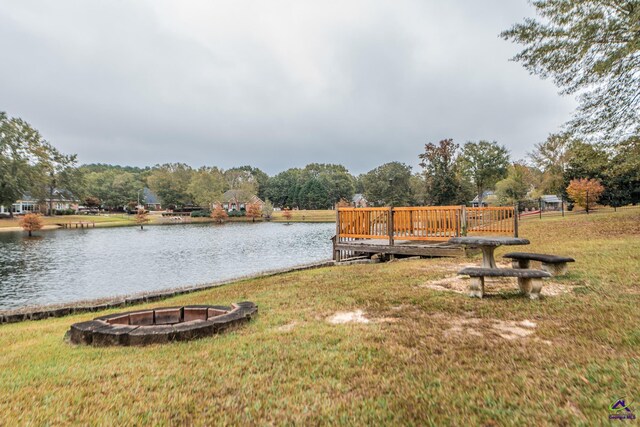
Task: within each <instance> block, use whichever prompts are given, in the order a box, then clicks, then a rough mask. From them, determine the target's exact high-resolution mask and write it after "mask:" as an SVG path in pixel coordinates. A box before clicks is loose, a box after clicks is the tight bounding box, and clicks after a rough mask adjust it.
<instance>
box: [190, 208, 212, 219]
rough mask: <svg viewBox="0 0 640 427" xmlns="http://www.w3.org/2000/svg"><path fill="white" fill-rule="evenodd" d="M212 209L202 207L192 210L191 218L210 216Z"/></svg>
mask: <svg viewBox="0 0 640 427" xmlns="http://www.w3.org/2000/svg"><path fill="white" fill-rule="evenodd" d="M210 216H211V211H210V210H209V209H202V210H200V211H193V212H191V218H209V217H210Z"/></svg>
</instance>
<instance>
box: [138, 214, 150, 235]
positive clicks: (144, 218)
mask: <svg viewBox="0 0 640 427" xmlns="http://www.w3.org/2000/svg"><path fill="white" fill-rule="evenodd" d="M149 221H150V220H149V212H147V211H145V210H144V209H138V213H136V224H138V225H139V226H140V230H144V225H145V224H146V223H147V222H149Z"/></svg>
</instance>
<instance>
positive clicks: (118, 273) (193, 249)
mask: <svg viewBox="0 0 640 427" xmlns="http://www.w3.org/2000/svg"><path fill="white" fill-rule="evenodd" d="M334 231H335V225H333V224H293V225H291V226H284V225H283V224H277V223H255V224H253V223H248V224H245V223H242V224H241V223H232V224H225V225H222V226H217V225H212V224H186V225H171V226H162V227H145V229H144V230H140V229H139V228H133V227H127V228H117V229H114V228H112V229H91V230H64V231H62V230H61V231H51V232H42V233H40V235H39V236H38V237H36V238H34V237H32V238H28V237H26V236H24V235H23V234H22V233H0V309H8V308H17V307H22V306H25V305H39V304H52V303H61V302H71V301H74V300H80V299H92V298H102V297H110V296H115V295H124V294H131V293H135V292H142V291H150V290H158V289H163V288H172V287H177V286H186V285H193V284H198V283H207V282H212V281H217V280H226V279H231V278H234V277H239V276H243V275H246V274H253V273H257V272H260V271H264V270H270V269H274V268H284V267H289V266H294V265H298V264H304V263H308V262H313V261H319V260H323V259H328V258H329V257H330V256H331V242H330V240H329V239H330V237H331V236H332V235H333V232H334Z"/></svg>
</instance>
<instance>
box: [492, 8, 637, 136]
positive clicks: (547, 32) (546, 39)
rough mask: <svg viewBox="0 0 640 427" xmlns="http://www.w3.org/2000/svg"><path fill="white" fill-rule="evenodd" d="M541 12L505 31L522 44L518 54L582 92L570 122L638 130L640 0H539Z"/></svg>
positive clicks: (619, 132) (594, 128)
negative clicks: (522, 46) (538, 17)
mask: <svg viewBox="0 0 640 427" xmlns="http://www.w3.org/2000/svg"><path fill="white" fill-rule="evenodd" d="M532 4H533V6H534V8H535V10H536V12H537V13H538V14H539V15H540V16H541V17H542V18H543V19H542V20H535V19H531V18H527V19H525V21H524V22H523V23H521V24H516V25H514V26H513V27H512V28H511V29H509V30H507V31H504V32H503V33H502V34H501V36H502V37H503V38H505V39H507V40H512V41H515V42H517V43H520V44H522V45H524V49H523V50H522V51H521V52H520V53H518V54H517V55H516V56H515V57H514V59H515V60H516V61H519V62H521V63H522V64H523V66H524V67H525V68H526V69H527V70H529V72H531V73H533V74H538V75H540V76H541V77H542V78H548V77H551V78H553V80H554V82H555V84H556V85H557V86H558V87H559V88H560V89H561V93H563V94H576V93H579V94H580V95H579V100H580V105H579V107H578V110H577V111H576V113H575V115H574V118H573V120H572V121H571V126H572V128H573V129H574V130H576V131H579V132H581V133H583V134H585V135H588V134H604V135H605V137H608V138H611V139H617V138H619V137H620V136H624V135H627V134H629V133H636V134H637V133H638V131H639V130H640V73H639V72H638V70H639V69H640V24H639V23H640V2H638V1H637V0H608V1H602V0H536V1H533V2H532Z"/></svg>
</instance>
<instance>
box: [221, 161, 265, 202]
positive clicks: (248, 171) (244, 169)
mask: <svg viewBox="0 0 640 427" xmlns="http://www.w3.org/2000/svg"><path fill="white" fill-rule="evenodd" d="M225 176H226V177H227V179H228V180H229V188H230V189H232V190H238V189H244V190H247V191H250V192H251V193H253V194H256V195H257V196H258V197H259V198H260V199H262V200H265V198H266V197H267V185H268V183H269V175H267V174H266V173H265V172H263V171H262V170H260V169H259V168H255V167H253V166H249V165H245V166H240V167H235V168H231V169H228V170H227V171H226V172H225ZM238 180H244V181H247V180H248V181H250V182H251V187H250V188H248V187H246V186H245V187H243V186H242V185H241V186H240V187H236V186H237V185H239V184H240V182H238Z"/></svg>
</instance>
